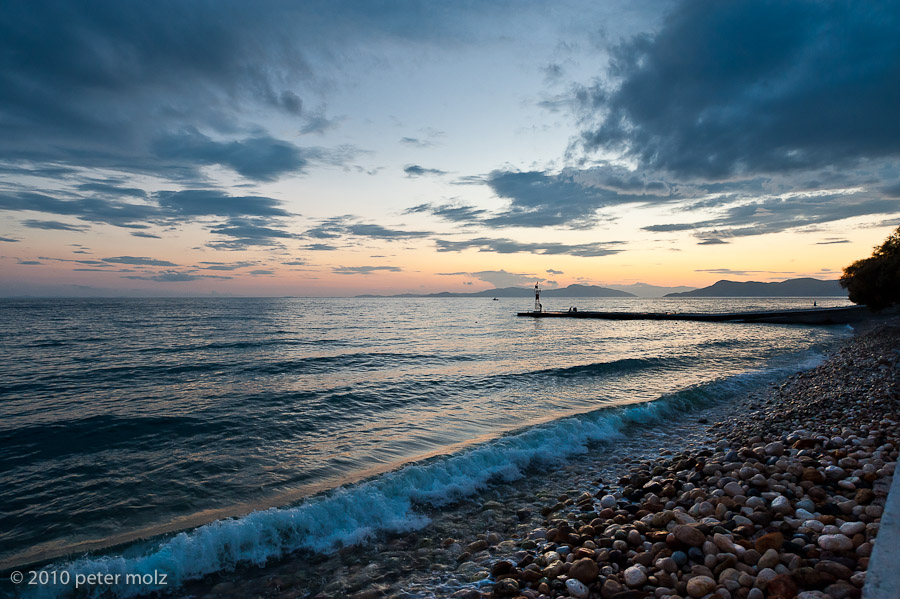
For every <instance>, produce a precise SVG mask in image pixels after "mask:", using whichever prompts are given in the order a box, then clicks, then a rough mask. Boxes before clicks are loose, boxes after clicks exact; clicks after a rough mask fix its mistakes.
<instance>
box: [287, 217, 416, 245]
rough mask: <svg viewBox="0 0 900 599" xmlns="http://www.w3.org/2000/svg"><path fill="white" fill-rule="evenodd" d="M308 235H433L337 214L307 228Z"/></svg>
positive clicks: (400, 236)
mask: <svg viewBox="0 0 900 599" xmlns="http://www.w3.org/2000/svg"><path fill="white" fill-rule="evenodd" d="M303 235H304V236H306V237H312V238H314V239H338V238H341V237H345V236H348V235H352V236H355V237H368V238H371V239H383V240H387V241H393V240H398V239H418V238H422V237H427V236H429V235H431V233H430V232H428V231H404V230H401V229H389V228H387V227H383V226H381V225H374V224H367V223H359V222H356V218H355V217H352V216H336V217H334V218H329V219H325V220H323V221H321V222H320V223H319V224H318V225H317V226H315V227H312V228H311V229H307V230H306V231H305V232H304V234H303Z"/></svg>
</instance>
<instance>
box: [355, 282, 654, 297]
mask: <svg viewBox="0 0 900 599" xmlns="http://www.w3.org/2000/svg"><path fill="white" fill-rule="evenodd" d="M355 297H359V298H369V297H534V288H532V287H502V288H500V289H487V290H485V291H474V292H472V293H453V292H450V291H442V292H441V293H427V294H418V293H401V294H400V295H370V294H366V295H357V296H355ZM541 297H637V296H635V295H634V294H633V293H628V292H627V291H619V290H618V289H609V288H607V287H598V286H597V285H578V284H574V285H569V286H568V287H562V288H560V289H544V290H542V291H541Z"/></svg>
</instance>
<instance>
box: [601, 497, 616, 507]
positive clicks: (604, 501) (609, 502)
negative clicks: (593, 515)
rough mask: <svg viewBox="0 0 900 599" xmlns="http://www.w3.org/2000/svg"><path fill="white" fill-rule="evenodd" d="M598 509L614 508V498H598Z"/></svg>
mask: <svg viewBox="0 0 900 599" xmlns="http://www.w3.org/2000/svg"><path fill="white" fill-rule="evenodd" d="M600 507H602V508H615V507H616V498H615V497H614V496H613V495H604V496H603V497H601V498H600Z"/></svg>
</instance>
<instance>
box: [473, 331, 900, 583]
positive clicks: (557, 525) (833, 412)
mask: <svg viewBox="0 0 900 599" xmlns="http://www.w3.org/2000/svg"><path fill="white" fill-rule="evenodd" d="M897 348H900V328H898V327H897V326H896V324H895V325H893V326H886V325H882V326H878V327H874V328H871V329H870V330H868V331H867V332H864V333H862V334H861V335H859V336H857V337H855V338H854V339H853V340H852V341H850V342H849V343H848V344H847V345H846V346H845V347H844V348H843V349H841V350H840V352H839V353H837V354H836V355H834V356H831V357H830V358H829V359H828V360H827V361H826V362H825V363H824V364H823V365H821V366H819V367H817V368H815V369H813V370H810V371H807V372H803V373H801V374H799V375H796V376H794V377H791V378H790V379H789V380H787V381H785V382H784V383H783V384H782V385H780V386H779V387H778V388H777V389H774V390H773V392H772V393H771V394H770V396H769V397H762V398H755V399H753V400H750V405H751V406H752V407H753V409H751V410H749V411H747V412H744V413H743V414H739V415H736V416H734V417H732V418H727V419H724V420H721V421H719V422H716V423H714V424H713V425H712V426H711V427H710V431H709V432H710V434H711V438H710V439H709V443H710V444H712V445H713V447H711V448H704V449H700V450H688V451H679V452H678V453H676V454H674V455H671V456H664V457H663V458H661V459H656V460H651V461H646V462H644V463H642V464H640V465H638V466H636V467H634V468H631V469H629V470H628V471H627V472H625V473H623V474H622V476H621V477H620V478H619V479H618V480H617V481H615V483H614V484H610V485H608V486H605V487H604V488H603V489H602V490H601V491H598V492H594V493H591V492H583V493H581V494H579V495H575V496H570V495H567V494H563V495H560V496H559V497H558V498H557V499H558V502H557V503H556V504H554V505H553V506H549V508H548V509H547V510H546V511H545V513H546V515H547V519H546V521H545V523H544V526H542V527H540V528H537V529H535V530H533V531H532V532H531V533H530V535H529V538H530V540H531V542H530V543H529V542H524V543H522V544H521V547H522V549H521V551H519V552H517V553H515V554H514V555H512V556H510V557H511V559H505V560H497V561H495V562H494V563H493V564H492V568H491V572H492V576H493V579H494V581H495V583H494V585H493V587H492V589H491V593H490V596H493V597H527V598H529V599H544V598H547V597H565V596H570V597H579V598H587V597H602V598H604V599H611V598H615V599H640V598H643V597H655V598H659V599H676V598H687V597H692V598H698V599H699V598H722V599H730V598H733V599H765V598H769V599H778V598H780V599H793V598H795V597H797V598H798V599H846V598H856V597H860V596H861V594H862V591H861V589H862V587H863V585H864V583H865V577H866V569H867V566H868V562H869V558H870V556H871V554H872V549H873V545H874V543H875V540H876V536H877V534H878V529H879V522H880V519H881V516H882V513H883V506H884V502H885V498H886V495H887V491H888V489H889V488H890V481H891V477H892V475H893V472H894V468H895V465H896V461H897V457H898V451H897V448H898V428H897V418H898V414H900V410H898V408H900V395H898V389H900V387H898V382H900V368H898V365H900V352H898V349H897ZM470 548H471V549H473V550H474V549H480V546H479V545H470ZM458 596H460V597H466V598H472V599H474V598H475V597H476V596H483V594H482V593H479V594H478V595H476V594H475V592H464V593H460V594H459V595H458Z"/></svg>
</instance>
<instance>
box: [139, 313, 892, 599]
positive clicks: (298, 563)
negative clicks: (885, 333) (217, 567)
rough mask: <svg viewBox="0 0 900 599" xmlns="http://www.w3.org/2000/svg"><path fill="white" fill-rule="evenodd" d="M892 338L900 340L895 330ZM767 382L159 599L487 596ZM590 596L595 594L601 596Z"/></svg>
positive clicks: (749, 402) (726, 426)
mask: <svg viewBox="0 0 900 599" xmlns="http://www.w3.org/2000/svg"><path fill="white" fill-rule="evenodd" d="M864 326H866V327H870V325H868V324H867V325H864ZM861 336H864V335H863V334H860V333H858V334H857V336H856V337H854V338H851V339H849V340H847V341H843V342H841V344H840V345H838V346H837V348H838V350H833V351H835V352H836V354H835V355H836V356H840V353H841V352H843V350H840V348H841V347H844V348H846V347H848V346H852V345H854V344H855V343H857V340H858V339H859V338H860V337H861ZM897 337H900V335H898V334H897V333H896V332H895V338H897ZM834 359H835V356H832V357H831V358H830V359H829V360H828V361H827V362H826V363H825V364H824V365H822V366H819V367H818V368H814V369H813V370H812V371H805V372H801V373H800V374H797V375H792V376H790V377H788V378H787V379H786V380H785V379H782V380H781V381H779V386H780V387H781V389H782V390H783V389H785V388H786V386H788V385H790V384H791V383H792V382H794V381H795V380H804V379H805V377H806V376H807V373H808V372H815V371H817V370H819V369H822V368H823V367H825V366H827V365H828V364H829V363H830V362H831V361H833V360H834ZM766 385H768V384H767V383H764V384H763V385H762V386H758V387H757V388H756V390H755V391H753V392H752V393H748V392H747V391H746V390H745V391H742V392H739V393H738V394H736V395H735V396H734V397H733V398H729V399H725V400H722V401H718V402H716V403H714V404H713V405H711V406H707V407H698V408H696V409H692V410H690V411H689V412H686V413H683V414H679V415H678V416H676V417H675V418H672V419H670V420H669V421H667V422H666V423H665V424H651V425H642V424H640V423H638V424H637V425H636V426H635V427H632V428H631V429H630V430H629V431H627V434H626V435H624V436H618V437H615V438H612V439H610V440H608V441H604V442H599V443H596V442H595V443H592V444H591V445H590V446H589V447H588V451H587V452H586V453H579V454H575V455H571V456H569V457H567V458H565V459H564V460H561V461H558V462H554V461H552V460H550V461H548V462H547V463H543V462H542V463H541V464H537V465H535V466H532V467H531V468H529V470H528V471H527V472H526V473H525V476H524V477H523V478H521V479H518V480H513V481H507V482H502V481H495V482H494V483H492V484H491V485H490V486H489V488H488V489H487V490H482V491H478V492H476V493H475V494H474V495H471V496H469V497H467V498H465V499H462V500H460V501H458V502H456V503H454V504H451V505H447V506H443V507H441V508H433V507H430V506H429V507H421V506H420V508H421V509H419V508H417V511H418V512H421V514H422V515H424V516H425V517H427V518H428V519H429V520H430V521H431V522H430V523H429V524H427V525H426V526H425V527H424V528H419V529H417V530H414V531H413V532H411V533H406V534H403V533H401V534H390V535H376V537H375V538H374V539H372V540H369V541H368V542H367V543H366V544H364V545H360V546H351V547H345V548H343V549H339V550H338V551H336V552H333V553H328V554H312V553H308V552H302V551H301V552H297V553H294V554H291V555H289V556H287V557H285V558H282V559H279V560H276V561H273V562H269V564H268V565H266V566H262V567H259V566H251V565H241V566H238V567H237V568H236V569H235V570H234V571H223V572H220V573H217V574H212V575H209V576H206V577H204V578H203V579H200V580H197V581H192V582H186V583H185V584H184V585H183V586H181V587H180V588H179V589H178V590H177V591H176V592H175V594H172V593H169V594H164V595H162V596H163V597H170V596H185V597H187V596H190V597H195V598H197V599H200V598H202V599H213V598H215V597H235V598H237V597H260V598H266V599H274V598H277V599H296V598H300V597H303V598H316V599H328V598H332V597H334V598H338V597H348V598H352V599H376V598H380V597H384V598H388V599H400V598H403V599H420V598H421V599H430V598H437V597H463V598H466V599H470V598H471V599H474V598H475V597H490V596H492V591H493V587H494V585H495V584H496V583H497V582H499V580H498V576H497V574H498V572H495V575H494V576H493V578H491V576H490V575H491V572H492V570H495V567H496V564H497V563H499V562H502V561H507V562H509V563H511V564H512V565H513V566H514V567H517V566H518V565H519V563H520V562H521V561H522V559H524V556H525V555H526V554H527V553H529V552H531V553H532V554H534V552H535V551H536V550H537V549H539V548H541V547H546V546H548V545H547V544H548V543H549V542H548V541H547V540H546V538H544V539H533V538H532V539H530V538H529V537H532V536H533V533H534V531H535V530H536V529H541V528H543V529H547V528H548V526H549V525H550V524H551V522H552V521H554V520H559V519H561V518H565V516H566V513H567V510H571V509H576V510H577V511H576V512H575V516H576V518H577V516H579V515H583V514H584V513H586V512H583V511H582V508H581V507H580V505H579V499H580V498H581V497H582V495H583V494H584V493H585V492H588V493H589V494H590V496H591V497H594V500H595V503H596V500H599V498H602V497H603V496H605V495H607V494H610V493H612V494H615V493H616V492H617V491H619V492H621V491H622V485H617V484H616V482H617V481H619V480H621V479H622V478H623V476H624V475H625V474H626V473H627V472H628V471H629V469H633V468H635V467H639V466H640V465H641V464H645V465H646V464H658V463H661V462H664V461H666V460H668V461H671V460H672V456H675V455H678V454H679V453H681V454H684V453H691V452H693V453H697V452H702V451H704V450H707V451H709V452H710V453H711V454H714V453H715V451H716V449H715V443H716V440H717V438H718V437H720V436H721V435H722V434H725V433H727V431H729V430H731V429H733V428H734V427H735V426H738V425H740V424H741V423H743V422H744V421H752V417H751V414H752V413H754V412H756V411H759V412H765V411H766V410H767V409H768V410H771V409H772V404H771V401H773V396H774V395H776V394H777V393H778V392H779V390H778V389H777V388H776V387H774V386H772V387H771V388H769V387H767V386H766ZM735 414H738V416H735ZM732 419H733V421H731V420H732ZM711 423H712V424H711ZM562 453H566V452H562ZM661 456H662V457H661ZM550 457H552V456H550ZM563 495H565V497H563ZM567 503H568V504H570V505H566V504H567ZM627 503H628V502H627V501H626V502H624V503H623V506H625V505H626V504H627ZM581 505H583V503H582V504H581ZM598 510H599V506H598V508H597V509H596V510H594V511H595V512H597V513H599V511H598ZM629 514H630V513H629ZM531 543H534V546H531ZM523 552H524V553H523ZM570 554H572V553H570ZM535 557H536V556H535ZM564 563H565V562H564ZM501 568H502V566H501ZM614 574H617V575H618V574H619V573H618V572H617V573H614ZM564 576H565V575H564V574H563V578H562V580H561V582H563V583H564V580H565V578H564ZM501 578H502V577H501ZM559 578H560V577H559V576H558V577H557V580H559ZM527 586H528V585H522V589H521V592H522V593H524V595H521V596H525V597H529V596H530V595H533V593H530V592H529V591H530V590H534V591H536V590H537V589H528V588H526V587H527ZM601 588H602V586H601ZM550 590H551V593H550V594H549V595H547V596H550V597H552V596H556V595H558V593H557V594H556V595H554V593H553V592H552V591H553V590H554V589H550ZM476 593H477V594H476ZM595 595H596V597H603V595H601V594H599V593H595ZM154 596H155V595H154ZM497 596H501V595H497ZM510 596H515V595H510ZM534 596H535V597H537V596H538V595H534ZM562 596H566V595H565V593H563V594H562ZM589 596H594V595H589ZM633 596H634V597H638V596H645V597H648V598H649V597H654V596H655V595H654V593H647V594H645V595H634V594H633ZM686 596H687V595H685V597H686ZM624 597H626V596H623V598H624ZM617 599H618V598H617Z"/></svg>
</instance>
